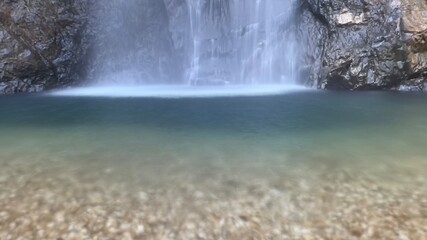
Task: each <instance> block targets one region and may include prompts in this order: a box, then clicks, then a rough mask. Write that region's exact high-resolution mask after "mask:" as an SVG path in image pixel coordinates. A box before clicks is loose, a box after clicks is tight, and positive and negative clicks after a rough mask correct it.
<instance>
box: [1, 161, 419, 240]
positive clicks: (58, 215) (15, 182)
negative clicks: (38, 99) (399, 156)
mask: <svg viewBox="0 0 427 240" xmlns="http://www.w3.org/2000/svg"><path fill="white" fill-rule="evenodd" d="M6 158H7V160H5V159H6ZM0 159H1V160H0V163H1V166H2V167H1V168H0V239H2V240H19V239H22V240H23V239H55V240H57V239H64V240H72V239H91V240H92V239H417V240H423V239H427V187H426V179H425V176H424V175H423V174H422V172H425V171H424V170H423V171H417V168H420V167H425V166H424V165H422V166H411V165H408V166H402V165H398V164H396V165H389V166H388V168H387V169H382V170H375V169H374V168H372V169H370V171H369V172H366V171H353V170H352V169H348V168H346V167H345V166H341V167H340V166H339V167H337V169H331V167H330V166H323V165H317V166H313V165H311V166H310V167H308V166H307V167H305V166H304V165H302V164H301V165H300V166H296V167H292V168H290V169H289V168H288V169H285V168H282V167H274V168H272V169H274V170H272V169H269V170H268V171H265V172H262V171H256V170H255V169H249V168H248V169H243V171H240V172H239V171H238V167H237V166H235V168H234V167H233V166H227V167H225V166H223V168H222V169H221V168H220V167H218V168H216V169H214V170H212V169H210V170H209V169H204V168H202V167H201V168H200V169H198V168H197V167H195V166H193V168H192V169H189V166H186V165H182V166H177V165H173V164H171V166H162V169H163V170H162V171H156V170H158V169H156V166H150V165H144V166H142V165H141V166H140V165H138V163H133V164H134V165H132V164H131V165H127V166H123V169H120V168H114V169H113V168H111V167H112V166H111V165H110V166H109V165H108V164H92V165H88V164H86V165H79V164H70V163H69V162H68V163H67V162H65V161H64V162H61V161H56V160H46V159H42V158H41V159H32V161H31V163H30V162H29V161H24V160H22V158H16V157H15V158H14V157H13V156H7V157H5V156H2V157H1V158H0ZM129 164H130V163H129ZM132 169H133V170H132ZM233 172H234V174H232V173H233ZM224 173H225V174H224ZM385 173H387V174H385ZM250 175H251V176H250ZM150 179H151V180H153V179H162V181H151V180H150ZM397 183H399V184H397Z"/></svg>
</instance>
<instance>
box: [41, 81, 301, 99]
mask: <svg viewBox="0 0 427 240" xmlns="http://www.w3.org/2000/svg"><path fill="white" fill-rule="evenodd" d="M308 90H309V89H308V88H305V87H302V86H297V85H281V84H277V85H231V86H185V85H154V86H93V87H78V88H69V89H63V90H57V91H53V92H50V93H48V95H49V96H65V97H114V98H125V97H128V98H129V97H149V98H203V97H238V96H266V95H281V94H286V93H291V92H298V91H308Z"/></svg>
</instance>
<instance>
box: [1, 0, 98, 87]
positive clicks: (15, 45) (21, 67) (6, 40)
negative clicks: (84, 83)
mask: <svg viewBox="0 0 427 240" xmlns="http://www.w3.org/2000/svg"><path fill="white" fill-rule="evenodd" d="M88 2H89V1H87V0H74V1H47V0H44V1H41V0H40V1H24V0H3V1H1V2H0V93H17V92H36V91H41V90H43V89H47V88H52V87H55V86H58V85H65V84H70V83H72V82H75V81H77V80H78V78H79V76H78V73H79V67H80V66H79V62H80V61H81V60H82V59H83V58H84V57H85V50H86V48H87V45H88V39H87V35H88V34H87V32H86V29H87V28H86V24H87V12H88V10H89V4H88Z"/></svg>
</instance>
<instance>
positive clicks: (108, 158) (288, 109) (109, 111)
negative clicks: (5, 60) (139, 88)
mask: <svg viewBox="0 0 427 240" xmlns="http://www.w3.org/2000/svg"><path fill="white" fill-rule="evenodd" d="M0 112H1V118H0V133H1V134H0V149H1V150H0V162H1V164H2V166H3V167H2V170H0V176H1V177H0V182H1V183H3V184H2V185H1V188H2V190H3V195H1V194H0V207H1V206H3V207H4V208H7V209H10V208H13V206H14V204H21V205H20V208H21V209H22V211H25V210H26V208H29V207H28V206H30V205H26V204H27V202H26V199H33V201H35V200H34V199H38V200H37V201H35V202H38V201H39V200H40V198H42V199H44V200H43V201H41V200H40V201H41V202H40V204H42V205H41V206H44V207H46V208H49V209H50V208H51V207H52V206H58V205H57V204H58V202H61V201H62V200H60V199H61V197H62V196H68V198H71V199H75V201H77V202H78V203H79V204H80V203H84V202H91V201H92V200H93V199H92V198H91V197H90V196H91V195H90V194H92V193H93V192H94V191H95V192H96V191H98V190H99V191H101V193H100V194H101V196H104V198H102V199H103V200H102V201H101V200H99V201H98V202H102V204H105V205H107V206H109V207H110V208H113V207H111V206H113V205H114V204H115V205H114V206H116V207H117V209H120V211H124V209H126V206H128V205H126V204H125V202H126V201H127V199H133V198H132V196H134V195H133V194H136V195H135V196H139V197H141V194H142V196H143V198H144V199H145V197H144V196H148V198H149V199H151V201H149V204H148V205H144V206H145V207H146V208H144V209H145V210H144V211H145V212H146V213H147V212H148V213H149V212H150V211H153V209H158V208H159V205H160V206H169V207H166V208H165V209H169V210H165V212H163V215H162V214H160V215H159V216H163V217H164V216H165V215H167V214H169V213H167V212H168V211H169V212H170V211H172V210H171V209H175V208H174V207H173V206H175V205H174V204H180V203H179V201H178V200H177V199H184V200H182V201H183V202H191V203H193V202H192V200H189V199H192V198H193V197H194V198H195V199H196V200H197V201H199V200H200V199H204V200H203V201H202V203H197V201H196V200H194V201H195V203H194V204H189V205H191V207H189V206H187V207H183V206H182V205H179V206H180V207H177V208H182V209H184V210H182V211H185V214H184V213H183V212H181V213H175V215H173V216H175V217H176V218H178V216H182V215H186V214H188V213H189V212H192V213H194V214H196V215H197V216H199V217H206V216H210V214H212V211H214V210H212V209H216V208H215V207H213V206H217V205H215V204H219V205H218V206H217V207H218V209H219V210H218V209H216V210H215V211H218V212H221V209H222V208H224V209H225V210H224V212H225V213H227V214H228V215H227V214H225V213H224V214H225V215H227V216H229V217H230V218H232V217H234V216H240V215H239V214H243V213H241V212H245V211H246V210H247V211H249V212H251V211H254V212H253V213H248V214H249V215H250V216H257V218H259V219H261V221H263V223H264V224H261V225H259V226H262V227H263V228H262V229H258V230H257V231H259V232H260V233H265V234H267V233H268V234H273V232H272V231H270V230H271V229H268V227H270V226H271V227H273V226H275V225H274V224H273V222H274V221H273V222H268V221H267V219H273V218H274V219H279V220H283V221H285V220H284V219H287V220H286V224H299V225H298V229H300V228H301V229H305V230H301V229H300V230H298V231H297V230H292V229H294V228H286V229H288V230H289V229H291V230H292V231H291V230H289V231H288V230H286V231H288V232H286V231H285V230H281V231H280V233H278V235H277V236H284V235H283V234H285V232H286V234H288V235H287V236H291V237H292V236H293V237H295V238H296V239H298V236H300V235H301V234H303V233H306V232H307V231H308V232H309V233H312V234H313V236H326V237H333V236H335V235H331V234H332V233H330V232H328V231H326V230H325V229H327V228H326V227H323V228H321V229H322V230H319V229H318V227H316V226H317V225H315V224H314V223H313V224H311V221H314V219H317V218H319V219H325V218H326V219H330V223H329V225H328V224H326V223H325V224H326V225H325V226H329V227H331V228H333V229H335V230H336V229H340V227H339V226H341V225H340V224H341V222H342V221H344V220H343V219H344V218H337V217H336V216H338V215H336V214H335V213H334V212H336V211H341V210H342V211H344V212H345V211H350V210H349V209H352V208H349V206H351V205H352V204H354V205H356V206H357V204H361V203H366V204H367V205H366V206H365V207H362V208H365V209H366V210H367V211H368V212H366V214H365V215H366V219H365V220H363V221H370V220H371V217H372V218H373V216H371V215H369V216H371V217H368V213H369V212H370V213H378V214H377V215H375V216H376V217H377V218H378V219H386V218H385V216H388V215H387V214H386V213H385V212H384V211H386V210H387V209H389V208H391V207H390V206H400V207H401V208H399V209H410V208H408V206H407V205H405V204H403V202H405V201H408V204H409V203H410V202H411V203H412V205H411V206H412V207H415V208H416V209H415V210H414V212H416V214H415V215H416V216H414V219H417V220H414V221H415V225H414V224H413V225H411V226H417V225H416V224H420V225H421V224H424V223H425V221H426V219H427V218H426V217H427V216H426V215H427V214H426V212H423V211H424V210H425V209H426V208H425V205H423V204H425V202H424V201H425V200H426V199H427V198H426V195H427V191H426V179H425V177H426V176H427V158H426V156H427V148H426V143H427V95H425V94H409V93H380V92H367V93H334V92H297V93H289V94H285V95H275V96H257V97H254V96H251V97H220V98H179V99H161V98H103V97H52V96H41V95H27V96H2V97H0ZM17 186H18V187H17ZM258 188H259V191H258V190H256V189H258ZM254 189H255V190H254ZM20 190H22V192H20ZM45 191H51V193H50V195H49V194H47V195H46V192H45ZM8 194H9V195H8ZM67 194H68V195H67ZM376 194H382V195H381V197H380V195H376ZM188 195H189V196H191V197H189V196H188ZM11 196H12V197H11ZM46 196H51V198H47V197H46ZM53 196H56V197H53ZM266 196H269V197H270V198H271V199H270V200H269V201H270V202H269V203H265V205H262V204H263V203H262V201H264V200H265V199H266ZM46 198H47V200H46ZM119 199H121V200H120V201H124V202H121V203H120V202H119V203H118V202H117V201H119ZM153 199H154V200H153ZM171 199H173V200H171ZM185 199H186V200H185ZM109 201H112V202H111V203H110V202H109ZM138 201H139V200H138ZM159 201H160V202H161V201H172V202H173V203H171V202H169V203H168V204H165V205H161V204H159V203H158V202H159ZM265 201H267V200H265ZM370 202H372V203H371V204H370ZM113 203H114V204H113ZM154 203H156V204H158V205H155V206H157V207H154V206H153V205H150V204H154ZM249 203H250V204H249ZM397 203H399V204H401V205H399V204H398V205H396V204H397ZM28 204H29V203H28ZM76 204H77V203H76ZM128 204H131V203H128ZM220 204H223V205H220ZM233 204H234V205H233ZM245 204H249V205H248V206H249V207H248V206H246V205H245ZM381 204H382V205H381ZM384 204H385V205H384ZM387 204H389V205H387ZM393 204H394V205H393ZM6 206H7V207H6ZM61 206H62V205H61ZM147 206H148V207H147ZM219 206H221V207H219ZM241 206H246V207H242V208H240V207H241ZM64 207H67V205H65V206H64ZM175 207H176V206H175ZM211 208H212V209H211ZM357 208H358V207H356V208H355V209H357ZM359 208H360V206H359ZM113 209H114V208H113ZM129 209H131V208H130V207H129ZM147 209H148V210H147ZM159 209H161V208H159ZM209 209H211V210H209ZM242 209H246V210H242ZM340 209H341V210H340ZM27 210H28V209H27ZM141 211H142V210H141ZM159 211H160V210H159ZM215 211H214V212H215ZM235 211H238V212H235ZM355 211H356V210H355ZM402 211H403V210H402ZM408 211H409V210H408ZM261 213H262V214H261ZM332 213H334V214H335V215H334V214H332ZM171 214H172V212H171ZM218 214H220V213H218ZM233 214H235V215H233ZM257 214H261V216H258V215H257ZM269 214H270V215H269ZM278 214H279V215H278ZM328 214H329V215H328ZM423 214H425V215H423ZM220 215H221V214H220ZM225 215H224V216H225ZM359 215H360V214H359ZM359 215H357V214H356V213H354V214H353V215H352V214H350V213H348V217H349V218H351V219H353V218H354V217H355V216H359ZM365 215H363V214H362V216H365ZM144 216H146V215H144ZM156 216H157V215H156ZM250 216H248V217H242V219H243V220H245V219H246V218H250ZM328 216H329V217H328ZM340 216H347V215H346V214H343V213H341V215H340ZM405 216H406V215H405ZM132 218H135V219H136V218H137V217H135V216H133V217H132ZM142 218H144V217H142ZM237 218H238V219H240V217H237ZM14 219H15V220H16V219H19V218H18V217H15V218H12V217H11V218H9V220H7V221H13V220H14ZM70 219H73V218H71V217H70ZM171 219H172V220H170V222H168V224H169V225H167V226H168V227H167V229H169V228H170V229H173V228H174V227H173V226H175V225H174V223H175V222H174V221H175V220H176V219H175V218H173V217H172V218H171ZM195 219H197V218H195ZM224 219H227V217H224ZM233 219H234V218H233ZM411 219H412V218H411ZM190 220H191V219H190ZM190 220H189V219H187V218H186V219H185V220H181V222H184V223H187V222H188V221H190ZM199 220H200V219H199ZM240 220H241V219H240ZM243 220H242V221H243ZM279 220H277V221H278V222H277V224H279V222H280V221H279ZM0 221H1V218H0ZM5 221H6V220H5ZM76 221H77V220H76ZM162 221H166V220H165V219H163V220H162ZM197 221H198V220H197ZM197 221H196V222H197ZM218 221H219V220H218ZM230 221H231V220H230ZM233 221H234V220H233ZM233 221H232V222H233ZM319 221H320V220H319ZM322 221H323V220H322ZM334 221H337V222H336V223H334ZM349 221H350V220H349ZM372 221H373V222H374V220H372ZM375 221H377V220H375ZM381 221H382V220H381ZM384 221H385V220H384ZM190 222H191V221H190ZM233 223H235V222H233ZM281 223H282V225H280V224H279V225H280V226H284V225H286V224H284V223H283V222H281ZM308 223H310V224H311V225H310V224H308ZM376 223H378V221H377V222H376ZM392 223H393V222H392ZM34 224H36V223H34ZM230 224H231V223H230ZM279 225H278V226H277V227H278V228H280V229H281V227H280V226H279ZM89 226H90V225H89ZM150 226H151V225H150ZM197 226H198V227H197V229H199V228H200V229H202V228H203V227H202V226H199V225H197ZM215 226H216V225H215V224H213V225H212V226H211V227H212V228H215ZM230 226H231V225H230ZM396 226H397V225H396ZM383 227H384V225H381V224H379V225H378V228H379V230H378V231H380V232H384V231H385V230H384V229H383ZM146 228H147V227H146ZM341 228H342V229H346V225H342V227H341ZM403 228H404V227H403ZM151 229H157V230H158V226H157V225H155V226H154V227H153V226H151ZM391 229H393V228H391ZM0 230H1V229H0ZM190 230H191V229H190ZM190 230H188V231H190ZM228 230H229V234H230V236H241V235H233V234H236V233H235V232H233V231H234V230H230V229H227V231H228ZM362 230H363V231H362ZM362 230H360V231H362V232H361V233H360V234H365V232H368V230H367V229H362ZM404 230H405V231H408V232H410V231H409V230H408V229H404ZM152 231H153V232H152V233H151V234H153V236H154V234H155V231H154V230H152ZM239 231H240V230H239ZM301 231H302V232H301ZM346 231H347V230H346ZM402 231H403V230H402ZM417 231H421V232H417ZM417 231H413V232H411V233H408V234H407V236H422V235H423V234H424V233H425V232H423V228H419V229H418V230H417ZM0 232H1V231H0ZM9 232H10V231H9ZM190 232H191V231H190ZM374 232H375V231H374ZM16 233H17V235H19V233H20V232H19V231H16ZM314 233H316V234H317V235H316V234H314ZM333 233H334V234H341V232H340V231H335V232H333ZM348 233H350V234H353V235H354V232H352V231H351V230H348ZM356 233H357V234H358V233H359V232H356ZM93 234H99V233H96V231H95V233H93ZM135 234H136V233H135ZM207 234H208V235H209V234H211V235H209V236H214V235H212V234H213V232H212V233H207ZM239 234H240V233H239ZM281 234H282V235H281ZM322 234H323V235H322ZM328 234H329V235H328ZM366 234H368V233H366ZM371 234H373V233H372V231H371ZM411 234H412V235H411ZM415 234H421V235H415ZM249 235H250V234H249ZM55 236H56V235H55ZM92 236H95V235H92ZM156 236H157V235H156ZM174 236H175V237H176V235H174ZM263 236H264V237H265V236H267V235H263ZM301 236H302V235H301ZM343 236H345V235H343ZM326 237H325V238H326ZM183 238H184V239H185V237H183ZM171 239H174V238H173V237H172V238H171ZM236 239H238V238H236ZM271 239H273V238H272V237H271Z"/></svg>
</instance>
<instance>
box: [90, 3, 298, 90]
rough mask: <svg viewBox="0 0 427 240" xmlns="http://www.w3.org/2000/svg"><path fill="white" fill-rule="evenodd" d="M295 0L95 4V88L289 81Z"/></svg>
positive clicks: (292, 65) (92, 75) (292, 64)
mask: <svg viewBox="0 0 427 240" xmlns="http://www.w3.org/2000/svg"><path fill="white" fill-rule="evenodd" d="M294 1H295V0H111V1H107V2H105V1H100V0H99V1H98V2H99V3H98V7H97V11H98V12H97V13H96V14H95V15H96V22H95V24H94V25H95V26H97V27H96V29H95V31H94V32H95V33H96V37H95V39H96V44H95V48H94V51H93V53H94V54H93V56H92V58H91V61H90V62H91V67H90V74H89V78H90V79H91V82H92V83H94V84H97V85H112V84H113V85H133V86H135V85H146V84H183V85H190V86H199V85H209V86H212V85H214V86H223V85H231V84H232V85H255V84H257V85H259V84H284V83H289V84H292V83H294V82H295V74H294V73H295V61H294V59H295V56H296V54H297V53H296V44H295V38H294V35H295V34H294V30H295V29H294V27H293V7H294Z"/></svg>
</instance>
